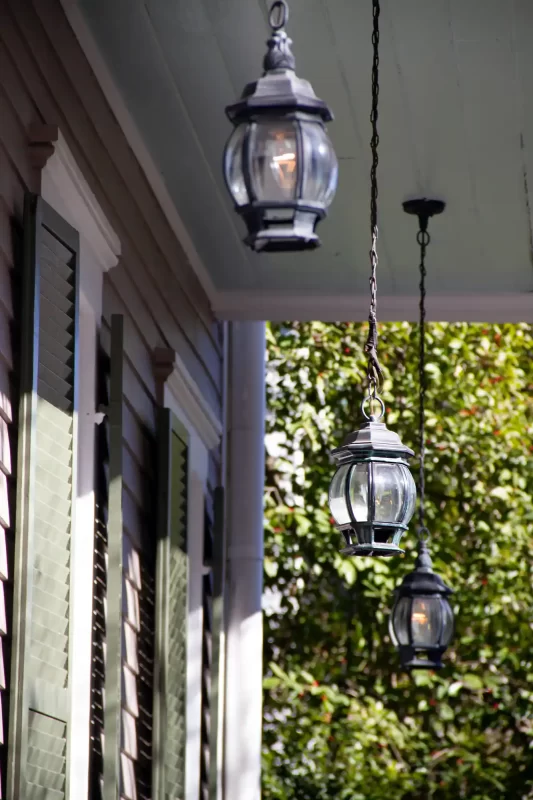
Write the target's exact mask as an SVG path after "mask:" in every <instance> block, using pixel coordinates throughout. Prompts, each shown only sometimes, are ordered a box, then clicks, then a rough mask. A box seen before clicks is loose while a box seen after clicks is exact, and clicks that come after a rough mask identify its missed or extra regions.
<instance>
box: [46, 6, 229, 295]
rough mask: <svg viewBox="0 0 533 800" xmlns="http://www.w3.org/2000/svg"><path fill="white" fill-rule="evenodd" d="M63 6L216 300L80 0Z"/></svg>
mask: <svg viewBox="0 0 533 800" xmlns="http://www.w3.org/2000/svg"><path fill="white" fill-rule="evenodd" d="M61 5H62V6H63V10H64V12H65V15H66V17H67V19H68V21H69V23H70V25H71V27H72V30H73V31H74V33H75V35H76V38H77V39H78V42H79V43H80V46H81V48H82V50H83V52H84V53H85V57H86V58H87V61H88V62H89V64H90V65H91V68H92V70H93V72H94V74H95V76H96V79H97V80H98V83H99V84H100V88H101V89H102V91H103V93H104V95H105V97H106V100H107V102H108V103H109V105H110V107H111V108H112V109H113V113H114V114H115V116H116V118H117V121H118V123H119V125H120V127H121V128H122V131H123V133H124V136H125V137H126V139H127V141H128V144H129V146H130V147H131V149H132V151H133V153H134V154H135V157H136V158H137V160H138V162H139V164H140V165H141V167H142V169H143V172H144V174H145V176H146V180H147V181H148V183H149V185H150V188H151V189H152V191H153V193H154V195H155V197H156V199H157V201H158V202H159V205H160V206H161V209H162V211H163V213H164V215H165V217H166V220H167V222H168V224H169V225H170V227H171V229H172V232H173V233H174V235H175V236H176V238H177V240H178V241H179V242H180V244H181V246H182V247H183V250H184V252H185V255H186V256H187V258H188V260H189V263H190V265H191V267H192V268H193V270H194V272H195V273H196V276H197V278H198V280H199V281H200V283H201V285H202V288H203V289H204V291H205V292H206V294H207V296H208V298H209V300H210V301H211V302H213V300H214V298H215V296H216V289H215V285H214V283H213V281H212V279H211V276H210V275H209V273H208V271H207V269H206V267H205V265H204V263H203V261H202V259H201V258H200V256H199V254H198V251H197V250H196V247H195V246H194V243H193V241H192V239H191V237H190V235H189V233H188V231H187V228H186V227H185V225H184V223H183V221H182V219H181V217H180V215H179V214H178V211H177V209H176V206H175V205H174V203H173V201H172V198H171V196H170V194H169V191H168V189H167V187H166V185H165V182H164V180H163V178H162V176H161V174H160V172H159V170H158V169H157V167H156V165H155V162H154V160H153V158H152V156H151V155H150V152H149V150H148V148H147V147H146V145H145V143H144V140H143V138H142V136H141V134H140V133H139V129H138V128H137V125H136V124H135V121H134V119H133V117H132V116H131V114H130V112H129V111H128V109H127V107H126V104H125V103H124V101H123V99H122V95H121V94H120V92H119V91H118V89H117V87H116V85H115V82H114V80H113V78H112V76H111V73H110V71H109V69H108V67H107V64H106V63H105V60H104V58H103V57H102V54H101V52H100V49H99V47H98V45H97V44H96V41H95V39H94V37H93V35H92V33H91V30H90V28H89V26H88V25H87V23H86V22H85V18H84V16H83V14H82V12H81V10H80V8H79V6H78V0H61Z"/></svg>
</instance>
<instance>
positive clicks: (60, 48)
mask: <svg viewBox="0 0 533 800" xmlns="http://www.w3.org/2000/svg"><path fill="white" fill-rule="evenodd" d="M0 76H1V77H0V117H1V118H2V130H1V131H0V141H2V143H4V145H5V147H4V149H5V151H6V152H7V153H8V154H9V158H10V159H11V160H12V161H13V162H14V166H15V168H16V172H17V173H18V176H19V178H21V179H22V183H23V184H24V185H26V186H28V185H32V188H33V187H35V185H36V180H37V178H36V175H35V171H34V170H33V169H32V165H31V163H30V159H29V156H28V148H27V144H26V136H27V134H26V132H27V130H28V126H29V125H30V124H31V123H32V122H46V123H47V124H56V125H58V126H59V128H60V129H61V132H62V134H63V136H64V137H65V139H66V141H67V144H68V146H69V147H70V149H71V151H72V153H73V155H74V157H75V159H76V161H77V163H78V165H79V167H80V169H81V170H82V172H83V174H84V177H85V178H86V180H87V181H88V183H89V185H90V186H91V189H92V190H93V192H94V193H95V196H96V197H97V199H98V201H99V203H100V205H101V206H102V209H103V210H104V213H105V214H106V216H107V217H108V219H109V221H110V223H111V225H112V226H113V228H114V229H115V231H116V232H117V234H118V236H119V238H120V240H121V244H122V253H123V257H122V262H121V264H120V265H119V267H117V268H115V269H114V270H113V271H112V272H111V273H110V275H109V279H108V288H107V291H106V304H107V312H108V314H110V313H112V312H119V313H120V312H122V313H123V312H124V307H125V309H126V310H127V312H128V313H129V314H131V315H132V318H133V319H134V320H135V325H136V327H137V332H136V335H135V336H132V338H131V340H130V343H131V346H133V345H135V344H136V345H137V351H138V350H139V345H141V344H142V346H143V347H144V349H145V350H147V351H148V352H151V351H152V349H153V348H154V347H156V346H167V347H172V348H173V349H174V350H176V351H177V352H179V353H180V356H181V357H182V358H183V360H184V362H185V364H186V366H187V368H188V369H189V371H190V372H191V374H192V376H193V377H194V379H195V380H196V381H197V383H198V385H199V386H200V389H201V390H202V392H203V393H204V396H205V397H206V398H207V399H208V400H209V402H210V403H211V405H212V406H213V408H214V409H215V411H219V410H220V405H221V379H222V375H221V355H222V343H221V327H220V324H219V323H218V322H217V321H216V320H215V318H214V316H213V314H212V312H211V310H210V308H209V303H208V300H207V297H206V296H205V293H204V291H203V289H202V288H201V286H200V284H199V282H198V280H197V278H196V276H195V275H194V273H193V271H192V268H191V267H190V265H189V264H188V262H187V260H186V257H185V255H184V253H183V250H182V248H181V246H180V245H179V243H178V242H177V241H176V238H175V236H174V234H173V232H172V231H171V229H170V226H169V225H168V223H167V221H166V219H165V217H164V215H163V213H162V211H161V209H160V207H159V206H158V204H157V201H156V199H155V198H154V196H153V193H152V191H151V189H150V187H149V185H148V182H147V181H146V179H145V177H144V174H143V173H142V170H141V168H140V166H139V164H138V162H137V161H136V159H135V156H134V155H133V153H132V151H131V150H130V148H129V146H128V144H127V141H126V139H125V137H124V135H123V133H122V131H121V130H120V128H119V126H118V123H117V121H116V119H115V117H114V115H113V112H112V110H111V109H110V108H109V106H108V105H107V102H106V100H105V98H104V95H103V93H102V91H101V89H100V87H99V85H98V83H97V81H96V79H95V77H94V75H93V73H92V71H91V69H90V67H89V65H88V63H87V60H86V58H85V56H84V54H83V52H82V51H81V48H80V46H79V44H78V42H77V40H76V38H75V36H74V34H73V32H72V30H71V29H70V26H69V24H68V21H67V20H66V18H65V15H64V13H63V10H62V8H61V5H60V2H59V0H49V2H47V3H46V4H43V3H40V2H37V0H35V1H34V2H32V0H2V2H1V3H0ZM2 180H3V179H2ZM6 180H7V179H6ZM8 193H9V190H8ZM1 225H2V221H1V218H0V226H1ZM8 251H9V246H8ZM8 254H9V252H8ZM117 305H122V306H123V308H122V309H119V308H117ZM139 339H140V341H139ZM145 363H146V360H145ZM152 388H153V387H152Z"/></svg>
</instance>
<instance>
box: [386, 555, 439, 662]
mask: <svg viewBox="0 0 533 800" xmlns="http://www.w3.org/2000/svg"><path fill="white" fill-rule="evenodd" d="M450 594H452V590H451V589H449V588H448V587H447V586H446V584H445V583H444V581H443V580H442V578H441V577H440V576H439V575H436V574H435V573H434V572H433V569H432V564H431V558H430V555H429V551H428V549H427V546H426V543H425V542H424V541H420V543H419V546H418V558H417V560H416V565H415V569H414V570H413V572H410V573H409V574H408V575H406V576H405V578H404V579H403V581H402V583H401V584H400V586H399V587H398V588H397V589H396V590H395V603H394V607H393V609H392V614H391V616H390V621H389V632H390V636H391V639H392V641H393V643H394V645H395V646H396V647H397V648H398V651H399V653H400V660H401V662H402V666H404V667H406V668H407V669H440V668H441V667H442V661H441V658H442V654H443V653H444V651H445V650H446V648H447V647H448V645H449V644H450V642H451V640H452V638H453V633H454V619H453V612H452V609H451V606H450V603H449V602H448V597H449V596H450Z"/></svg>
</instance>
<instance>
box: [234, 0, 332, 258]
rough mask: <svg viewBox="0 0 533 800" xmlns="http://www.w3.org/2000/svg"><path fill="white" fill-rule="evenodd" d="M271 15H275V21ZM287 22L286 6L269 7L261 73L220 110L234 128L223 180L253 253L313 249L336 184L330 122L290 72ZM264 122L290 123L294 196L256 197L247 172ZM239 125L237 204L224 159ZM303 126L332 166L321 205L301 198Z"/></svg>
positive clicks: (306, 87)
mask: <svg viewBox="0 0 533 800" xmlns="http://www.w3.org/2000/svg"><path fill="white" fill-rule="evenodd" d="M276 12H278V13H280V18H279V21H277V22H276V21H275V17H276ZM287 19H288V7H287V4H286V2H285V1H284V0H282V1H280V0H278V2H275V3H274V4H273V5H272V8H271V12H270V25H271V27H272V35H271V37H270V39H269V40H268V43H267V44H268V52H267V54H266V56H265V58H264V62H263V66H264V69H265V72H264V74H263V76H262V77H261V78H259V79H258V80H257V81H253V82H251V83H249V84H247V86H246V87H245V88H244V91H243V93H242V95H241V98H240V99H239V100H238V101H237V102H236V103H233V104H232V105H230V106H227V108H226V114H227V116H228V118H229V120H230V121H231V122H232V123H233V125H234V126H235V129H234V131H233V132H232V134H231V136H230V138H229V140H228V143H227V145H226V148H225V151H224V170H223V171H224V178H225V181H226V186H227V188H228V191H229V193H230V194H231V195H232V197H233V200H234V207H235V211H236V212H237V213H238V214H239V215H240V216H241V217H242V218H243V220H244V222H245V223H246V226H247V229H248V236H247V237H246V238H245V240H244V241H245V244H247V245H248V246H249V247H251V248H252V249H253V250H255V251H257V252H294V251H300V250H309V249H314V248H316V247H318V246H319V245H320V240H319V238H318V236H317V235H316V233H315V228H316V226H317V224H318V222H319V221H320V220H321V219H323V218H324V217H325V216H326V213H327V207H328V206H329V205H330V203H331V202H332V200H333V197H334V195H335V189H336V185H337V173H338V165H337V159H336V156H335V151H334V149H333V146H332V145H331V142H330V140H329V137H328V136H327V132H326V129H325V123H326V122H330V121H331V120H332V119H333V114H332V112H331V110H330V109H329V107H328V106H327V104H326V103H325V102H324V101H323V100H320V99H319V98H318V97H317V96H316V95H315V93H314V91H313V88H312V86H311V84H310V83H309V81H307V80H304V79H303V78H299V77H298V76H297V75H296V74H295V71H294V70H295V67H296V63H295V59H294V55H293V54H292V52H291V44H292V41H291V39H290V38H289V37H288V36H287V34H286V32H285V31H284V30H283V28H284V26H285V24H286V22H287ZM268 122H277V123H281V124H283V123H286V122H290V123H293V124H294V135H295V141H296V160H295V161H296V170H297V175H296V178H297V180H296V185H295V189H294V198H287V199H283V200H275V201H267V200H260V199H258V197H257V192H256V190H255V187H254V181H253V179H252V170H251V162H252V155H253V143H254V139H255V136H256V131H257V129H258V126H260V125H261V124H262V123H268ZM242 125H245V126H246V128H245V131H244V136H243V140H242V142H241V143H240V145H239V147H240V148H241V154H242V160H241V164H240V169H241V170H242V178H243V181H244V187H245V190H246V196H247V201H246V202H244V203H243V204H242V205H241V204H239V203H238V202H237V201H236V200H235V197H234V195H233V191H232V188H231V186H230V180H229V172H230V167H231V162H230V160H229V159H230V157H231V156H232V153H233V151H232V149H231V145H232V142H233V138H234V136H235V135H236V132H237V131H238V130H239V128H240V127H241V126H242ZM305 125H318V126H320V128H321V131H322V132H323V133H324V140H325V141H326V142H327V144H328V145H329V146H330V147H331V150H330V155H331V156H333V160H332V165H333V166H332V170H331V174H330V176H329V177H330V180H329V182H328V184H327V186H328V188H327V190H325V192H324V194H325V201H324V202H318V201H316V202H315V201H313V200H309V198H307V199H306V198H305V196H303V191H304V182H305V180H306V178H307V167H306V157H307V156H306V153H305V148H304V136H303V132H302V127H303V126H305Z"/></svg>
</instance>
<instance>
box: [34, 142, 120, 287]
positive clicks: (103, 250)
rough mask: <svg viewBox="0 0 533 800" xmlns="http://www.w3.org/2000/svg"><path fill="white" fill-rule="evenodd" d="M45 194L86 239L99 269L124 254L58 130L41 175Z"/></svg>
mask: <svg viewBox="0 0 533 800" xmlns="http://www.w3.org/2000/svg"><path fill="white" fill-rule="evenodd" d="M41 185H42V195H43V197H44V199H45V200H46V202H47V203H49V205H51V206H52V207H53V208H55V210H56V211H57V212H58V213H59V214H61V216H62V217H64V218H65V219H66V220H67V222H69V223H70V224H71V225H72V227H73V228H75V229H76V230H77V231H79V233H80V236H83V238H84V239H85V241H86V243H87V245H88V246H89V248H90V250H91V251H92V255H93V258H94V260H95V261H96V263H97V264H98V265H99V267H100V269H101V270H102V271H104V272H107V270H108V269H111V267H114V266H115V265H116V264H117V262H118V259H119V256H120V253H121V246H120V239H119V238H118V236H117V234H116V233H115V231H114V230H113V228H112V227H111V225H110V224H109V222H108V220H107V217H106V216H105V214H104V212H103V211H102V208H101V206H100V204H99V203H98V200H97V199H96V197H95V196H94V194H93V192H92V190H91V188H90V187H89V184H88V183H87V181H86V180H85V178H84V176H83V174H82V172H81V170H80V169H79V167H78V165H77V163H76V161H75V160H74V156H73V155H72V153H71V152H70V149H69V147H68V145H67V143H66V141H65V139H64V137H63V136H62V134H61V131H59V137H58V139H57V142H55V144H54V153H53V155H52V156H51V157H50V158H49V159H48V162H47V164H46V166H45V168H44V169H43V172H42V184H41Z"/></svg>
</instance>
